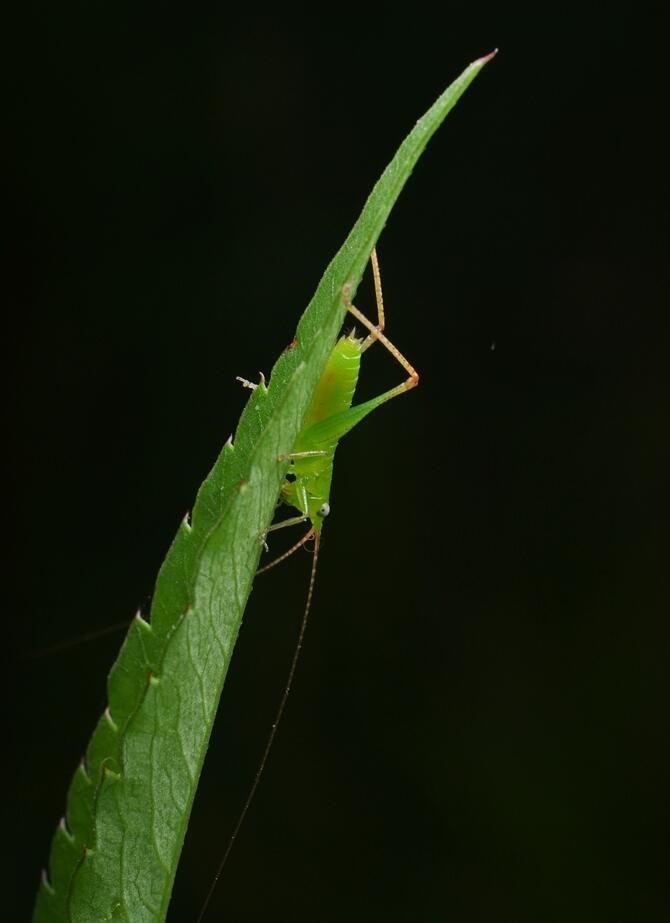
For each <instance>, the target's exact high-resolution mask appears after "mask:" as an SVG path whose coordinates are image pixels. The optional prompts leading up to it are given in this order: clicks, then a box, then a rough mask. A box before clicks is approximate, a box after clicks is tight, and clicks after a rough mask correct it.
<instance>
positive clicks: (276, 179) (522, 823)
mask: <svg viewBox="0 0 670 923" xmlns="http://www.w3.org/2000/svg"><path fill="white" fill-rule="evenodd" d="M660 9H661V6H660V5H659V7H658V8H657V10H654V8H653V7H651V6H646V7H645V6H644V5H639V4H638V5H630V7H629V9H628V11H627V12H626V13H625V14H624V13H622V12H617V10H616V9H615V8H611V7H605V6H604V5H600V4H598V5H594V6H593V7H591V8H589V7H588V6H587V7H584V6H582V7H580V8H579V9H577V8H575V9H574V10H572V11H570V9H568V8H566V7H560V8H559V7H548V6H544V5H538V6H537V7H528V8H523V9H522V8H517V9H513V8H512V9H510V8H509V7H507V6H506V5H504V4H498V5H492V6H491V7H490V8H487V7H486V6H482V5H478V4H474V3H470V4H447V5H443V6H442V7H441V8H440V11H439V14H438V18H436V14H435V13H433V12H429V10H428V8H427V7H425V6H423V5H422V4H420V3H419V4H414V5H412V8H411V9H408V10H405V11H403V12H402V13H397V14H396V13H393V12H391V11H390V10H385V9H383V8H381V7H380V8H379V9H377V8H374V9H373V8H370V9H368V10H365V9H363V10H362V11H361V10H359V11H358V12H357V13H350V12H347V11H346V10H345V9H343V8H341V7H338V8H337V9H335V8H334V9H332V10H328V11H324V13H323V14H320V15H319V16H314V17H311V18H310V17H302V16H299V15H298V14H297V13H295V12H291V10H290V9H288V8H282V9H278V10H277V11H276V12H275V13H273V14H268V15H261V14H258V13H255V12H253V11H252V9H251V7H249V12H248V13H244V12H237V13H235V14H232V13H230V12H229V11H228V12H226V11H224V9H223V7H219V8H217V7H215V6H214V5H200V6H197V5H196V6H194V7H191V6H188V7H187V6H186V5H184V6H182V7H181V8H177V7H176V6H175V7H173V8H171V7H170V6H168V5H163V6H158V5H156V6H155V7H154V6H150V5H145V4H139V5H138V4H123V3H121V4H110V3H99V4H74V3H69V4H68V3H66V4H65V5H62V4H52V5H46V4H44V5H35V4H33V5H30V4H28V5H26V6H24V7H23V8H22V10H23V12H22V14H21V21H20V22H18V21H17V22H15V23H14V24H13V25H15V26H16V28H15V29H14V28H10V29H9V30H8V31H7V38H6V41H7V39H8V41H7V45H8V48H7V49H6V52H7V54H6V55H5V57H6V59H8V61H9V68H8V75H7V79H6V80H5V85H6V86H7V87H8V88H9V92H10V108H9V117H8V127H9V129H10V130H9V132H8V134H9V135H10V136H11V141H10V142H9V145H7V143H5V150H4V153H3V159H4V158H7V157H8V163H7V164H6V166H5V168H4V169H3V175H4V180H5V184H6V187H7V190H8V193H9V208H8V210H7V211H6V214H8V215H9V222H8V229H9V236H8V240H9V250H10V254H11V260H10V266H9V273H8V274H7V275H6V276H5V287H6V293H7V295H8V297H7V303H8V306H9V314H8V317H7V320H6V322H5V335H6V347H5V350H4V351H3V352H4V353H5V355H6V357H7V360H8V362H9V363H10V365H11V368H10V371H9V375H8V384H9V388H8V391H9V395H10V401H11V403H10V413H11V416H10V425H9V430H8V431H9V432H10V434H11V435H10V439H9V440H8V446H7V448H6V455H7V456H8V458H9V460H10V461H11V463H12V469H13V479H12V480H11V481H10V482H9V489H8V491H7V494H6V496H5V505H6V509H7V511H8V514H9V515H8V520H9V522H11V528H9V529H8V532H9V535H10V537H11V540H12V544H13V546H14V557H13V558H10V559H9V560H10V565H11V569H10V577H9V578H8V581H7V584H6V585H7V587H8V588H9V589H10V592H9V593H8V594H7V596H6V599H7V609H6V625H7V630H8V631H9V633H10V641H9V644H8V645H7V650H8V653H9V656H8V667H9V668H10V669H8V670H6V671H5V673H6V676H8V677H10V678H11V679H12V684H10V685H8V691H7V693H6V701H7V702H8V705H9V713H10V721H11V723H10V724H9V725H7V727H11V729H12V730H11V733H7V732H6V735H5V739H6V742H7V749H8V751H9V752H8V756H9V760H8V763H9V769H10V777H9V782H8V783H7V785H6V787H5V800H6V803H7V805H8V809H9V815H10V816H8V817H7V818H6V820H5V829H6V831H7V832H6V843H9V844H11V846H12V848H13V850H14V852H15V855H16V858H17V869H16V873H15V876H14V882H13V883H14V885H15V896H14V895H13V894H12V893H11V892H10V894H9V895H8V896H6V897H3V908H4V913H5V915H7V919H10V918H11V919H12V920H13V919H16V920H23V919H27V918H28V915H29V907H30V905H31V903H32V898H33V893H34V890H35V886H36V884H37V879H38V874H39V870H40V868H41V866H42V865H43V864H44V863H45V861H46V858H47V854H48V848H49V841H50V837H51V835H52V832H53V829H54V827H55V825H56V823H57V821H58V819H59V817H60V816H61V814H62V812H63V807H64V795H65V790H66V787H67V784H68V782H69V779H70V776H71V774H72V772H73V770H74V768H75V766H76V764H77V761H78V760H79V758H80V756H81V754H82V753H83V751H84V748H85V745H86V741H87V739H88V736H89V734H90V731H91V730H92V728H93V726H94V723H95V721H96V719H97V717H98V715H99V714H100V712H101V710H102V709H103V708H104V705H105V686H104V677H105V674H106V671H107V669H108V668H109V666H110V665H111V663H112V661H113V658H114V656H115V653H116V651H117V649H118V646H119V644H120V636H119V635H116V636H107V637H104V638H101V639H99V640H97V641H96V642H94V643H90V644H88V645H84V646H78V647H73V648H71V649H68V650H65V651H61V652H59V653H53V654H52V655H51V656H48V657H41V658H26V656H25V655H26V653H27V652H29V651H31V650H36V649H40V648H43V647H49V646H51V645H54V644H56V643H57V642H60V641H62V640H64V639H67V638H71V637H77V636H79V635H81V634H82V633H84V632H90V631H96V630H98V629H99V628H101V627H103V626H106V625H109V624H110V623H114V622H118V621H122V620H125V619H129V618H130V617H131V616H132V614H133V612H134V611H135V609H136V608H137V607H138V606H142V607H143V608H144V609H145V611H146V608H147V606H148V602H149V600H150V596H151V591H152V585H153V581H154V578H155V574H156V571H157V569H158V567H159V565H160V562H161V560H162V557H163V555H164V553H165V551H166V549H167V547H168V545H169V543H170V540H171V538H172V535H173V533H174V531H175V529H176V527H177V525H178V523H179V521H180V519H181V517H182V516H183V514H184V512H185V511H186V510H187V509H189V508H190V506H191V504H192V500H193V497H194V495H195V492H196V489H197V487H198V484H199V483H200V481H201V480H202V478H203V476H204V475H205V473H206V472H207V471H208V469H209V467H210V466H211V464H212V462H213V460H214V458H215V457H216V454H217V452H218V450H219V448H220V446H221V444H222V442H223V441H224V440H225V439H226V437H227V436H228V434H229V433H230V432H231V431H232V430H233V429H234V427H235V425H236V421H237V417H238V415H239V412H240V409H241V407H242V406H243V403H244V401H245V400H246V394H245V392H243V391H242V390H241V389H240V388H239V386H238V385H237V384H236V382H235V381H234V378H235V376H236V375H244V376H246V377H249V378H254V377H256V375H257V373H258V371H259V369H262V370H263V371H265V372H269V370H270V368H271V366H272V364H273V362H274V360H275V358H276V356H277V355H278V354H279V352H280V351H281V350H282V349H283V348H284V347H285V345H286V343H287V342H288V341H289V340H290V339H291V336H292V333H293V331H294V328H295V325H296V322H297V319H298V316H299V314H300V312H301V311H302V309H303V308H304V306H305V304H306V303H307V301H308V300H309V298H310V296H311V294H312V292H313V290H314V288H315V286H316V283H317V281H318V279H319V277H320V275H321V273H322V271H323V270H324V268H325V266H326V264H327V263H328V261H329V260H330V259H331V257H332V256H333V254H334V253H335V251H336V250H337V248H338V247H339V246H340V244H341V242H342V241H343V239H344V237H345V236H346V234H347V232H348V231H349V229H350V227H351V225H352V224H353V222H354V220H355V219H356V217H357V215H358V213H359V211H360V209H361V206H362V204H363V202H364V200H365V198H366V196H367V194H368V192H369V191H370V188H371V186H372V184H373V182H374V181H375V180H376V178H377V177H378V175H379V173H380V172H381V170H382V168H383V167H384V166H385V164H386V163H387V161H388V160H389V159H390V157H391V155H392V154H393V152H394V150H395V148H396V146H397V145H398V143H399V142H400V140H401V139H402V138H403V137H404V135H405V134H406V133H407V131H408V130H409V129H410V128H411V126H412V125H413V124H414V121H415V120H416V118H417V117H418V116H419V115H420V114H421V113H422V112H423V111H424V110H425V109H426V108H427V107H428V105H429V104H430V103H431V102H432V101H433V99H434V98H435V97H436V96H437V94H438V93H439V92H440V91H441V90H442V89H443V88H444V87H445V86H446V84H447V83H448V82H450V81H451V80H452V79H453V78H454V77H455V76H456V75H457V74H458V73H459V72H460V70H461V69H462V68H463V67H464V66H465V65H466V64H467V63H468V62H469V61H471V60H473V59H474V58H476V57H478V56H480V55H481V54H484V53H486V52H488V51H490V50H491V49H492V48H494V47H496V46H499V47H500V49H501V50H500V54H499V56H498V58H497V59H496V60H495V61H494V62H492V63H491V64H490V65H488V67H487V68H486V69H485V70H484V72H483V73H482V74H481V75H480V76H479V77H478V79H477V80H476V82H475V83H474V84H473V86H472V87H471V88H470V90H469V91H468V92H467V94H466V96H465V97H464V98H463V99H462V101H461V102H460V103H459V104H458V106H457V108H456V110H455V111H454V113H453V114H452V115H451V116H450V117H449V119H448V120H447V123H446V124H445V126H444V127H443V128H442V130H441V131H440V133H439V134H438V135H437V137H436V138H435V139H434V140H433V142H432V143H431V144H430V146H429V148H428V150H427V152H426V154H425V155H424V157H423V159H422V160H421V162H420V164H419V166H418V168H417V170H416V173H415V175H414V176H413V177H412V179H411V180H410V183H409V185H408V187H407V188H406V190H405V191H404V192H403V194H402V197H401V199H400V202H399V203H398V205H397V207H396V208H395V210H394V212H393V214H392V217H391V219H390V221H389V223H388V226H387V228H386V230H385V232H384V234H383V236H382V238H381V240H380V244H379V252H380V259H381V263H382V272H383V279H384V285H385V294H386V300H387V306H388V315H389V319H388V320H389V324H388V332H389V334H390V336H391V337H392V338H393V340H394V341H395V342H396V343H397V344H398V346H400V347H401V348H402V350H403V351H404V352H405V353H406V354H407V356H408V357H410V358H411V360H412V361H413V362H414V364H415V365H416V367H417V368H418V369H419V370H420V372H421V375H422V381H421V387H420V389H419V390H418V391H416V392H414V393H412V394H411V395H409V396H407V397H406V398H403V399H401V400H398V401H396V402H394V403H393V404H392V405H389V406H387V407H385V408H383V409H382V410H380V411H379V412H378V413H376V414H374V415H373V416H372V417H371V418H369V420H368V421H366V424H365V426H362V427H361V428H360V430H357V431H355V432H354V433H352V434H351V435H350V436H348V437H347V439H346V441H345V442H344V443H343V444H342V446H341V449H340V452H339V453H338V457H337V464H336V471H335V478H334V489H333V496H332V506H333V513H332V516H331V517H330V519H329V521H328V523H327V527H326V529H325V533H324V534H325V540H324V544H323V554H322V566H321V570H320V573H319V578H318V585H317V593H316V598H315V603H314V609H313V620H312V623H311V625H310V627H309V633H308V637H307V641H306V647H305V651H304V656H303V659H302V662H301V664H300V668H299V671H298V676H297V678H296V683H295V687H294V692H293V693H292V696H291V700H290V703H289V707H288V710H287V713H286V717H285V721H284V724H283V725H282V727H281V732H280V734H279V736H278V740H277V743H276V747H275V749H274V751H273V753H272V757H271V760H270V763H269V765H268V769H267V772H266V775H265V777H264V779H263V781H262V784H261V787H260V790H259V792H258V796H257V799H256V802H255V803H254V806H253V809H252V811H251V813H250V815H249V818H248V820H247V822H246V824H245V827H244V829H243V831H242V833H241V835H240V838H239V841H238V843H237V845H236V848H235V851H234V853H233V855H232V857H231V861H230V864H229V866H228V867H227V870H226V874H225V878H224V880H223V881H222V882H221V885H220V888H219V891H218V893H217V896H216V902H215V904H214V905H213V907H212V912H211V915H210V917H208V919H212V920H216V919H226V920H229V921H234V923H239V921H261V920H262V921H266V920H278V921H294V920H295V921H298V920H305V921H307V920H309V921H317V920H318V921H340V920H343V919H351V920H360V921H363V920H365V921H367V920H377V919H380V920H393V921H417V920H420V921H434V920H450V921H465V923H468V921H473V923H474V921H486V923H489V921H497V920H514V921H537V920H542V921H592V920H607V921H612V920H622V921H632V920H644V921H650V920H654V921H655V920H659V921H660V920H666V919H667V913H668V901H669V899H670V885H669V881H670V879H669V877H668V858H669V856H668V852H669V851H668V827H669V825H670V811H669V810H668V786H669V779H668V770H669V769H670V765H669V763H670V761H669V759H668V747H667V732H668V717H667V714H668V692H669V691H670V688H669V687H670V683H669V681H668V661H669V654H670V650H669V641H670V636H669V630H668V622H669V619H668V589H669V587H668V576H667V574H668V552H669V550H670V541H669V538H670V535H669V531H668V523H667V513H668V470H669V468H670V464H669V463H670V458H669V455H670V451H669V450H670V438H669V435H668V432H669V423H668V402H669V399H670V384H669V376H668V370H667V366H668V359H667V357H668V328H669V323H668V289H669V284H668V283H669V281H670V280H669V278H668V276H669V273H668V268H667V265H668V264H667V261H668V244H669V239H668V238H669V235H668V198H667V187H666V175H667V156H668V150H667V147H666V145H665V131H666V124H667V106H668V96H667V79H666V76H665V67H666V66H667V65H666V61H665V58H666V57H667V50H666V44H667V30H666V29H664V27H663V23H662V22H661V18H660V16H659V15H657V13H658V11H660ZM358 302H359V305H360V306H361V307H365V308H367V310H368V311H372V293H371V290H370V286H369V283H368V282H367V281H366V284H365V285H364V286H363V287H362V288H361V290H360V293H359V298H358ZM374 353H377V355H374ZM400 378H401V373H400V372H399V370H398V368H397V367H395V366H394V364H393V362H392V361H391V360H390V359H389V358H388V357H387V356H385V355H383V354H382V351H381V350H373V351H372V353H370V354H369V362H366V367H365V372H364V377H363V380H362V382H361V393H362V394H363V395H364V396H365V395H371V394H374V393H376V392H378V391H379V390H381V389H383V388H386V387H389V386H390V385H391V384H393V383H395V382H397V381H398V380H400ZM308 569H309V560H308V558H307V556H304V555H298V556H297V557H296V558H294V559H293V560H291V561H290V563H287V564H286V565H285V566H284V567H283V568H279V569H277V570H276V571H274V572H273V573H272V574H269V575H267V576H266V577H264V578H263V579H262V581H260V580H259V582H258V584H257V587H256V589H255V590H254V593H253V595H252V597H251V602H250V605H249V608H248V609H247V613H246V618H245V622H244V625H243V629H242V632H241V636H240V641H239V646H238V649H237V652H236V656H235V658H234V662H233V665H232V667H231V671H230V675H229V679H228V683H227V686H226V691H225V695H224V705H223V707H222V709H221V713H220V716H219V719H218V721H217V724H216V726H215V729H214V733H213V739H212V746H211V752H210V756H209V759H208V761H207V764H206V768H205V772H204V778H203V782H202V789H201V791H200V792H199V795H198V799H197V803H196V805H195V809H194V816H193V823H192V827H191V830H190V832H189V836H188V839H187V843H186V847H185V852H184V858H183V865H182V867H181V869H180V872H179V874H178V880H177V887H176V892H175V897H174V902H173V906H172V912H171V916H170V919H171V920H172V921H173V923H176V921H182V920H183V921H192V920H193V919H194V918H195V916H196V915H197V912H198V910H199V907H200V905H201V902H202V900H203V897H204V894H205V892H206V890H207V887H208V885H209V882H210V880H211V876H212V874H213V871H214V869H215V867H216V865H217V863H218V861H219V859H220V856H221V854H222V851H223V850H224V848H225V844H226V841H227V837H228V835H229V833H230V830H231V826H232V824H233V822H234V819H235V817H236V814H237V812H238V811H239V807H240V804H241V801H242V799H243V796H244V794H245V792H246V789H247V787H248V785H249V783H250V781H251V778H252V775H253V771H254V767H255V765H256V762H257V760H258V757H259V755H260V752H261V750H262V748H263V746H264V742H265V738H266V735H267V732H268V729H269V725H270V722H271V720H272V717H273V714H274V710H275V708H276V705H277V702H278V699H279V696H280V692H281V689H282V685H283V683H284V681H285V677H286V672H287V668H288V663H289V660H290V656H291V650H292V645H293V643H294V639H295V634H296V630H297V625H298V621H299V618H300V614H301V611H302V605H303V600H304V596H305V591H306V582H307V574H308ZM14 591H15V592H14ZM6 762H7V760H6ZM13 814H15V818H14V817H13V816H12V815H13ZM14 820H15V821H16V822H14ZM8 908H9V909H8ZM10 911H11V913H10Z"/></svg>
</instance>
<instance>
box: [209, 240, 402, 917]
mask: <svg viewBox="0 0 670 923" xmlns="http://www.w3.org/2000/svg"><path fill="white" fill-rule="evenodd" d="M370 264H371V266H372V275H373V280H374V289H375V301H376V303H377V323H376V324H373V323H372V321H370V320H369V319H368V318H367V317H366V316H365V315H364V314H363V313H361V311H359V310H358V308H357V307H356V306H355V305H354V304H352V302H351V298H350V286H348V285H345V286H344V288H343V290H342V300H343V303H344V305H345V307H346V309H347V311H349V313H350V314H352V315H353V316H354V317H355V318H356V320H357V321H358V322H359V323H360V324H362V326H363V327H364V328H365V329H366V330H367V336H365V337H360V338H359V337H357V336H356V331H355V329H354V330H352V331H351V332H350V333H349V334H347V335H344V336H341V337H340V339H339V340H338V341H337V343H336V344H335V346H334V347H333V350H332V352H331V354H330V356H329V357H328V360H327V362H326V366H325V368H324V371H323V374H322V376H321V379H320V381H319V384H318V386H317V389H316V392H315V394H314V397H313V399H312V403H311V404H310V406H309V409H308V410H307V414H306V416H305V420H304V422H303V426H302V429H301V431H300V433H299V435H298V438H297V440H296V443H295V446H294V448H293V451H292V452H289V453H288V454H286V455H280V456H279V457H278V459H277V460H278V462H287V461H288V462H289V470H288V472H287V475H286V478H285V479H284V482H283V484H282V487H281V495H280V496H281V500H282V502H283V503H284V504H286V505H288V506H292V507H294V508H295V509H296V510H297V511H298V514H299V515H297V516H291V517H290V518H288V519H284V520H281V521H280V522H277V523H273V524H272V525H270V526H268V528H267V529H265V530H264V531H263V532H262V533H261V534H260V536H259V541H260V542H261V543H262V544H263V545H264V546H265V548H266V550H267V537H268V535H269V533H270V532H275V531H277V530H278V529H285V528H288V527H289V526H295V525H301V524H305V523H309V527H308V529H307V532H306V533H305V534H304V535H303V536H302V537H301V538H300V539H299V540H298V541H297V542H296V543H295V544H294V545H292V546H291V547H290V548H289V549H288V551H286V552H284V553H283V554H281V555H279V557H277V558H275V559H274V560H273V561H271V562H270V563H269V564H266V565H265V566H264V567H261V568H259V570H258V571H257V573H258V574H261V573H264V572H265V571H268V570H270V568H272V567H274V566H275V565H277V564H279V563H281V562H282V561H284V560H286V558H288V557H289V556H290V555H292V554H293V553H294V552H295V551H297V550H298V549H299V548H302V547H303V546H304V545H305V544H306V543H307V542H309V541H310V540H311V539H314V554H313V557H312V570H311V575H310V581H309V588H308V591H307V601H306V603H305V610H304V613H303V618H302V623H301V626H300V631H299V634H298V642H297V644H296V648H295V652H294V655H293V660H292V662H291V667H290V669H289V675H288V680H287V683H286V686H285V688H284V693H283V695H282V698H281V701H280V703H279V707H278V710H277V714H276V716H275V720H274V723H273V725H272V728H271V731H270V735H269V737H268V741H267V743H266V746H265V751H264V753H263V756H262V757H261V760H260V763H259V766H258V769H257V771H256V776H255V778H254V781H253V783H252V785H251V788H250V790H249V794H248V795H247V799H246V802H245V804H244V807H243V808H242V812H241V814H240V816H239V818H238V821H237V824H236V825H235V828H234V831H233V833H232V836H231V838H230V840H229V842H228V846H227V848H226V851H225V853H224V855H223V858H222V860H221V862H220V864H219V867H218V870H217V873H216V876H215V877H214V880H213V882H212V884H211V886H210V889H209V892H208V894H207V896H206V898H205V902H204V904H203V906H202V908H201V911H200V914H199V916H198V918H197V921H196V923H200V921H201V920H202V919H203V917H204V915H205V911H206V910H207V906H208V905H209V902H210V900H211V897H212V895H213V893H214V890H215V888H216V885H217V883H218V880H219V878H220V876H221V873H222V871H223V868H224V866H225V864H226V861H227V859H228V856H229V854H230V851H231V849H232V847H233V844H234V842H235V839H236V837H237V834H238V833H239V830H240V828H241V826H242V823H243V821H244V818H245V816H246V814H247V811H248V809H249V806H250V804H251V801H252V799H253V797H254V794H255V792H256V788H257V787H258V782H259V780H260V777H261V775H262V773H263V769H264V768H265V763H266V761H267V757H268V754H269V752H270V749H271V747H272V743H273V740H274V737H275V733H276V730H277V726H278V725H279V721H280V719H281V716H282V714H283V711H284V706H285V705H286V701H287V699H288V695H289V692H290V690H291V685H292V682H293V677H294V674H295V668H296V664H297V662H298V657H299V655H300V650H301V648H302V642H303V638H304V635H305V628H306V626H307V619H308V616H309V611H310V608H311V604H312V596H313V594H314V584H315V581H316V570H317V565H318V560H319V545H320V540H321V529H322V527H323V522H324V520H325V518H326V517H327V516H328V514H329V513H330V485H331V481H332V477H333V463H334V460H335V452H336V450H337V446H338V444H339V441H340V439H341V438H342V437H343V436H345V435H346V434H347V433H348V432H349V431H350V430H352V429H353V428H354V427H355V426H357V425H358V424H359V423H360V422H361V421H362V420H363V419H365V417H366V416H367V415H368V414H369V413H372V411H373V410H375V409H376V408H377V407H380V406H381V405H382V404H385V403H386V402H387V401H390V400H392V399H393V398H394V397H398V396H399V395H401V394H404V392H405V391H409V390H411V389H412V388H415V387H416V386H417V385H418V383H419V374H418V372H417V371H416V369H415V368H413V366H412V365H411V364H410V363H409V362H408V361H407V359H406V358H405V357H404V356H403V354H402V353H401V352H400V350H399V349H397V347H396V346H394V345H393V343H391V341H390V340H389V339H388V337H386V336H385V334H384V326H385V314H384V299H383V295H382V284H381V275H380V272H379V261H378V259H377V253H376V250H374V249H373V250H372V252H371V254H370ZM374 343H381V344H382V346H384V347H385V348H386V349H387V350H388V351H389V352H390V353H391V355H392V356H393V357H394V358H395V359H396V360H397V361H398V362H399V363H400V365H401V366H402V367H403V369H405V371H406V372H407V376H408V377H407V379H406V380H405V381H404V382H402V383H401V384H399V385H396V387H395V388H391V389H390V390H389V391H384V392H383V393H382V394H379V395H378V396H377V397H373V398H371V399H370V400H368V401H365V402H364V403H362V404H356V405H354V406H353V407H352V402H353V398H354V393H355V391H356V385H357V384H358V375H359V372H360V366H361V357H362V355H363V353H364V352H365V351H366V350H367V349H369V348H370V346H372V345H373V344H374ZM238 380H239V381H241V382H242V384H243V386H244V387H248V388H254V387H256V385H253V384H252V383H251V382H249V381H246V380H245V379H243V378H240V379H238Z"/></svg>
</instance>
